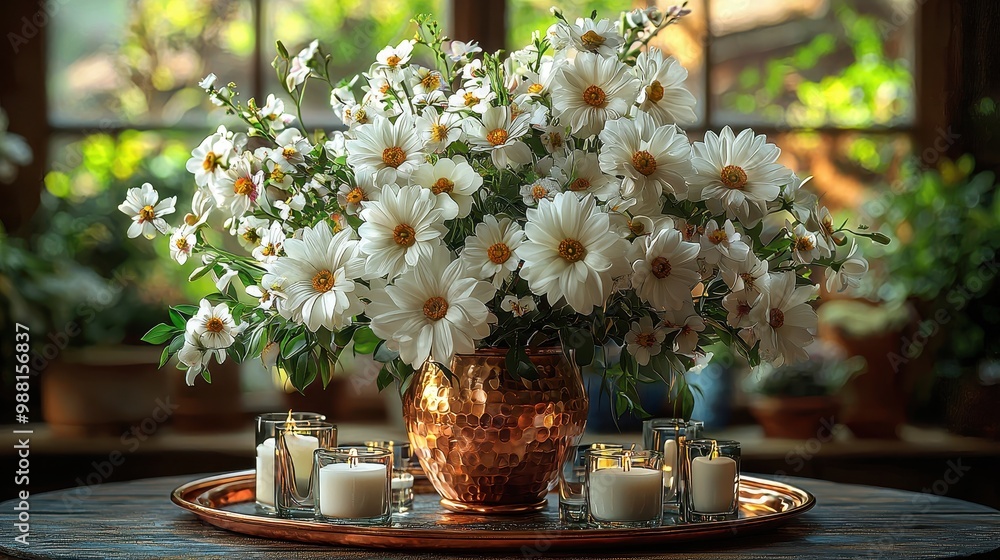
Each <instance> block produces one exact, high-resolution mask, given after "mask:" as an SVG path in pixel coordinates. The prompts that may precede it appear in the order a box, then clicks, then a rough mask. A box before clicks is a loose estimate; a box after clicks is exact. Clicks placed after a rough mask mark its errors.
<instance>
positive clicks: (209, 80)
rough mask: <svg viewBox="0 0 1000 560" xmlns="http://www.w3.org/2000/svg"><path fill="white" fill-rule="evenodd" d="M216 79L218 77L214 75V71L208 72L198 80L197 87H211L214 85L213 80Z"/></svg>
mask: <svg viewBox="0 0 1000 560" xmlns="http://www.w3.org/2000/svg"><path fill="white" fill-rule="evenodd" d="M217 79H219V78H218V76H216V75H215V73H209V75H207V76H205V77H204V78H202V79H201V81H200V82H198V87H200V88H201V89H212V86H214V85H215V80H217Z"/></svg>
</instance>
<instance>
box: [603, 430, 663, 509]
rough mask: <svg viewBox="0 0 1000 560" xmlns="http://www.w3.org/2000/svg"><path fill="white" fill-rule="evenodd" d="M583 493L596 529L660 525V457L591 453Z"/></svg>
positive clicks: (629, 452) (650, 453) (653, 454)
mask: <svg viewBox="0 0 1000 560" xmlns="http://www.w3.org/2000/svg"><path fill="white" fill-rule="evenodd" d="M609 463H611V465H610V466H607V465H608V464H609ZM586 490H587V491H586V495H587V511H588V514H589V517H590V520H591V521H592V522H594V523H597V524H598V525H599V526H608V527H644V526H654V525H659V523H660V520H661V519H662V518H663V464H662V455H661V454H660V453H659V452H657V451H632V450H628V449H626V450H622V449H618V450H611V449H609V450H591V451H590V452H589V453H588V455H587V488H586Z"/></svg>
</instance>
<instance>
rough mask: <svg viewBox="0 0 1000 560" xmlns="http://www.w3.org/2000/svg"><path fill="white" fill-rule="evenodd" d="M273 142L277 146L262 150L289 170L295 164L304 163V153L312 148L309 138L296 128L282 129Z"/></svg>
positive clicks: (292, 168) (267, 156)
mask: <svg viewBox="0 0 1000 560" xmlns="http://www.w3.org/2000/svg"><path fill="white" fill-rule="evenodd" d="M274 142H275V144H277V147H276V148H268V149H266V150H264V155H265V157H266V158H267V159H269V160H271V161H273V162H275V163H279V164H282V165H283V166H284V169H285V170H286V171H289V172H290V171H292V170H294V168H295V166H296V165H299V164H301V163H305V161H306V154H308V153H309V152H311V151H312V149H313V147H312V144H310V143H309V139H308V138H306V137H304V136H302V133H301V132H300V131H299V129H297V128H289V129H286V130H283V131H282V132H281V133H280V134H278V136H277V138H275V139H274ZM262 159H263V158H262Z"/></svg>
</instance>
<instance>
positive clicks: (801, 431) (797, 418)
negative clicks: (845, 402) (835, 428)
mask: <svg viewBox="0 0 1000 560" xmlns="http://www.w3.org/2000/svg"><path fill="white" fill-rule="evenodd" d="M839 409H840V403H839V401H837V399H835V398H833V397H763V398H759V399H756V400H754V401H752V402H751V403H750V413H751V414H753V417H754V418H756V419H757V422H758V423H759V424H760V425H761V426H762V427H763V428H764V434H765V435H766V436H767V437H773V438H786V439H809V438H814V437H817V435H818V434H820V433H823V431H825V430H829V428H830V426H832V425H833V423H834V422H835V421H836V420H835V419H836V416H837V412H838V411H839Z"/></svg>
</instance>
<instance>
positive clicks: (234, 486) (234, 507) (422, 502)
mask: <svg viewBox="0 0 1000 560" xmlns="http://www.w3.org/2000/svg"><path fill="white" fill-rule="evenodd" d="M254 484H255V480H254V472H253V471H252V470H250V471H240V472H235V473H229V474H223V475H218V476H212V477H208V478H202V479H199V480H195V481H192V482H189V483H187V484H184V485H183V486H180V487H178V488H177V489H176V490H174V492H173V494H172V495H171V497H170V498H171V500H172V501H173V502H174V503H175V504H177V505H179V506H180V507H182V508H184V509H187V510H190V511H191V512H193V513H194V514H195V515H197V516H198V517H200V518H201V519H202V520H203V521H204V522H206V523H209V524H211V525H215V526H216V527H221V528H223V529H227V530H230V531H234V532H237V533H243V534H246V535H253V536H256V537H267V538H272V539H283V540H291V541H302V542H310V543H321V544H331V545H343V546H357V547H365V548H398V549H403V548H405V549H425V550H471V549H475V550H485V549H491V550H507V551H521V550H544V551H546V552H549V551H555V550H567V549H581V548H587V549H590V550H594V549H607V548H617V549H619V550H621V548H620V547H622V546H628V547H632V548H634V547H642V546H651V545H656V544H661V543H668V542H680V541H700V540H710V539H718V538H727V537H733V536H735V535H743V534H748V533H753V532H759V531H764V530H767V529H771V528H774V527H776V526H779V525H782V524H784V523H787V522H788V521H789V520H791V519H793V518H795V517H797V516H799V515H802V514H803V513H805V512H807V511H809V510H810V509H812V507H813V506H815V505H816V498H814V497H813V496H812V494H810V493H808V492H806V491H805V490H801V489H799V488H796V487H794V486H791V485H788V484H784V483H781V482H775V481H771V480H764V479H761V478H754V477H749V476H743V477H741V484H740V518H739V519H736V520H732V521H718V522H711V523H678V524H674V525H663V526H661V527H655V528H647V529H611V530H609V529H594V528H579V527H572V526H568V525H563V524H561V523H560V522H559V516H558V513H557V512H558V509H559V508H558V505H559V504H558V497H557V496H556V495H555V494H549V505H548V508H547V509H546V510H545V511H542V512H538V513H533V514H529V515H523V516H517V517H502V518H501V517H483V516H478V515H472V514H466V513H451V512H448V511H445V510H444V509H443V508H442V507H441V506H440V505H439V504H438V500H439V497H438V495H437V494H417V495H416V497H415V499H414V508H413V510H412V511H409V512H407V513H405V514H402V515H394V516H393V521H392V524H391V525H389V526H382V527H361V526H351V525H332V524H329V523H321V522H317V521H309V520H293V519H279V518H275V517H267V516H264V515H259V514H257V513H256V512H255V506H254Z"/></svg>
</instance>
